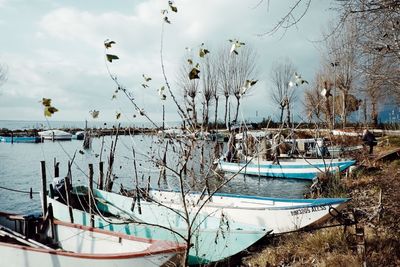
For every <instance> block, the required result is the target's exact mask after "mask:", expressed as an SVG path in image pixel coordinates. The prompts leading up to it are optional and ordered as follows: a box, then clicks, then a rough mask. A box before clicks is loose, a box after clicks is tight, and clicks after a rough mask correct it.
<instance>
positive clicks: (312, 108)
mask: <svg viewBox="0 0 400 267" xmlns="http://www.w3.org/2000/svg"><path fill="white" fill-rule="evenodd" d="M325 87H327V86H326V85H325V83H324V79H323V76H322V74H321V73H317V74H316V76H315V81H314V82H313V84H312V85H311V87H310V88H308V89H307V90H306V91H305V92H304V108H305V111H306V114H307V118H308V120H309V121H310V122H312V121H315V120H316V121H318V122H319V121H324V120H325V122H326V123H327V125H330V123H331V121H332V120H331V113H330V110H331V109H330V103H329V102H330V101H331V100H330V98H329V97H325V96H323V95H322V94H321V92H322V91H323V90H324V88H325ZM323 115H325V117H322V116H323Z"/></svg>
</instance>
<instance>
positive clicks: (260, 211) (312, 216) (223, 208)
mask: <svg viewBox="0 0 400 267" xmlns="http://www.w3.org/2000/svg"><path fill="white" fill-rule="evenodd" d="M145 193H146V194H144V195H146V196H148V197H149V198H150V199H152V200H155V201H157V202H161V203H163V204H164V205H166V206H169V207H172V208H176V209H182V207H183V205H182V198H181V195H180V194H179V193H177V192H174V191H165V190H155V189H152V190H149V191H147V192H145ZM348 201H349V199H348V198H319V199H287V198H272V197H260V196H248V195H235V194H226V193H216V194H214V195H213V196H212V197H211V198H209V196H208V195H202V194H200V193H196V192H191V193H189V194H187V195H186V202H187V207H190V209H193V210H199V209H200V207H201V212H203V213H206V214H213V216H217V217H221V216H225V217H226V218H228V220H230V221H233V222H240V223H246V224H250V225H255V226H259V227H263V226H264V227H265V226H268V227H269V228H270V229H271V230H272V233H274V234H281V233H285V232H291V231H295V230H298V229H301V228H304V227H309V226H315V225H319V224H322V223H324V222H326V221H327V220H329V219H330V218H332V216H334V215H336V214H337V213H338V212H339V211H341V210H342V209H343V208H345V206H346V205H347V203H348Z"/></svg>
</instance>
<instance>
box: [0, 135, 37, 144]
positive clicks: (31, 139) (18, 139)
mask: <svg viewBox="0 0 400 267" xmlns="http://www.w3.org/2000/svg"><path fill="white" fill-rule="evenodd" d="M0 142H4V143H41V142H42V138H40V137H39V136H2V137H0Z"/></svg>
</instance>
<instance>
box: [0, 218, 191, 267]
mask: <svg viewBox="0 0 400 267" xmlns="http://www.w3.org/2000/svg"><path fill="white" fill-rule="evenodd" d="M1 215H2V218H1V219H0V225H2V226H5V227H7V228H5V230H6V232H3V233H6V234H7V231H8V230H7V229H10V230H11V231H14V232H11V233H12V234H14V233H15V232H16V233H19V234H23V233H24V232H25V230H26V229H27V228H26V227H25V226H26V223H27V221H26V220H23V221H22V224H20V223H17V222H16V221H14V220H12V219H8V218H7V216H4V214H1ZM20 222H21V221H20ZM23 225H25V226H23ZM18 229H19V230H18ZM1 230H3V228H1ZM41 235H45V236H46V237H47V238H46V239H45V240H46V242H47V241H49V240H51V242H50V243H56V244H57V249H53V248H51V247H48V246H46V245H44V246H43V244H40V243H39V242H36V241H35V242H36V243H32V242H33V241H32V240H31V239H24V238H23V240H27V243H26V244H33V246H32V245H31V246H29V245H26V244H25V245H23V244H19V243H18V242H14V243H8V242H7V243H6V242H0V257H2V259H6V258H8V259H9V260H7V261H4V260H3V261H2V262H0V266H7V267H9V266H13V267H14V266H15V267H20V266H41V267H47V266H53V267H55V266H57V267H69V266H84V267H93V266H96V267H99V266H100V267H102V266H104V267H107V266H116V267H128V266H162V265H163V264H165V263H166V262H168V261H169V260H170V259H171V258H172V257H174V256H175V255H176V254H177V253H179V252H183V250H184V247H183V246H182V245H181V246H174V244H172V243H171V242H165V241H155V240H148V239H141V238H137V237H132V236H127V235H122V234H120V233H112V232H109V231H104V230H99V229H94V228H91V227H85V226H81V225H76V224H70V223H65V222H61V221H57V220H56V221H54V223H53V224H52V227H48V228H47V229H46V231H44V232H42V233H41ZM21 237H24V236H23V235H21ZM49 238H50V239H49ZM46 244H47V243H46ZM38 245H40V246H38ZM50 246H51V245H50ZM58 248H60V249H58Z"/></svg>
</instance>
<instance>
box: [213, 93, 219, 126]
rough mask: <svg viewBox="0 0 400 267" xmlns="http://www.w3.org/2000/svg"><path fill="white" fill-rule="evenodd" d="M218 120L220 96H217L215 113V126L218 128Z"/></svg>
mask: <svg viewBox="0 0 400 267" xmlns="http://www.w3.org/2000/svg"><path fill="white" fill-rule="evenodd" d="M217 120H218V97H216V98H215V114H214V128H215V129H217V128H218V126H217Z"/></svg>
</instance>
